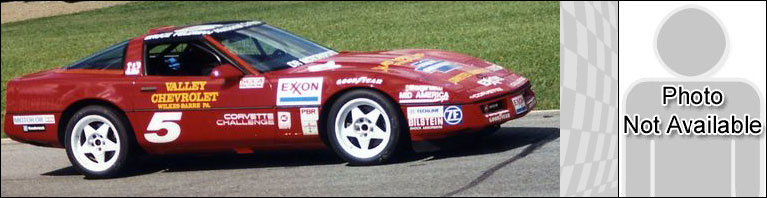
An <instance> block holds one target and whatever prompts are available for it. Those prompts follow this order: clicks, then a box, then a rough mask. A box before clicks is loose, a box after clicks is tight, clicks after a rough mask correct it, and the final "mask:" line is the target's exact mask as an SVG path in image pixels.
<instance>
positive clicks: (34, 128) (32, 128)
mask: <svg viewBox="0 0 767 198" xmlns="http://www.w3.org/2000/svg"><path fill="white" fill-rule="evenodd" d="M23 128H24V132H33V131H45V125H24V126H23Z"/></svg>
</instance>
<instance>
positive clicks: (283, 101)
mask: <svg viewBox="0 0 767 198" xmlns="http://www.w3.org/2000/svg"><path fill="white" fill-rule="evenodd" d="M321 97H322V77H312V78H281V79H279V82H278V83H277V106H287V105H319V104H320V100H321Z"/></svg>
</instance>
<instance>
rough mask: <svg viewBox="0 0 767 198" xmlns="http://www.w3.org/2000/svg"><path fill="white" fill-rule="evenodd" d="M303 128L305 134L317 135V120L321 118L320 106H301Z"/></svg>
mask: <svg viewBox="0 0 767 198" xmlns="http://www.w3.org/2000/svg"><path fill="white" fill-rule="evenodd" d="M300 111H301V128H302V129H303V132H304V135H317V134H319V131H318V130H317V120H319V119H320V113H319V109H318V108H301V109H300Z"/></svg>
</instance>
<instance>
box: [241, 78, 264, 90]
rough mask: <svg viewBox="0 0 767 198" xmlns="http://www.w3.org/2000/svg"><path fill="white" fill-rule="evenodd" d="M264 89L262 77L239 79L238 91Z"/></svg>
mask: <svg viewBox="0 0 767 198" xmlns="http://www.w3.org/2000/svg"><path fill="white" fill-rule="evenodd" d="M261 88H264V77H245V78H242V79H240V89H261Z"/></svg>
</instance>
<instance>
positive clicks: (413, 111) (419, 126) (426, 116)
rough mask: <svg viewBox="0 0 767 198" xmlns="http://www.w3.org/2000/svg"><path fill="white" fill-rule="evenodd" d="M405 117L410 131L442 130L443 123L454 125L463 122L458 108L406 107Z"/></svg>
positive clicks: (461, 113)
mask: <svg viewBox="0 0 767 198" xmlns="http://www.w3.org/2000/svg"><path fill="white" fill-rule="evenodd" d="M407 117H408V126H409V127H410V129H411V130H428V129H442V127H443V126H444V125H445V123H447V124H449V125H456V124H460V123H461V122H463V112H462V111H461V107H460V106H449V107H444V106H424V107H408V108H407Z"/></svg>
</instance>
